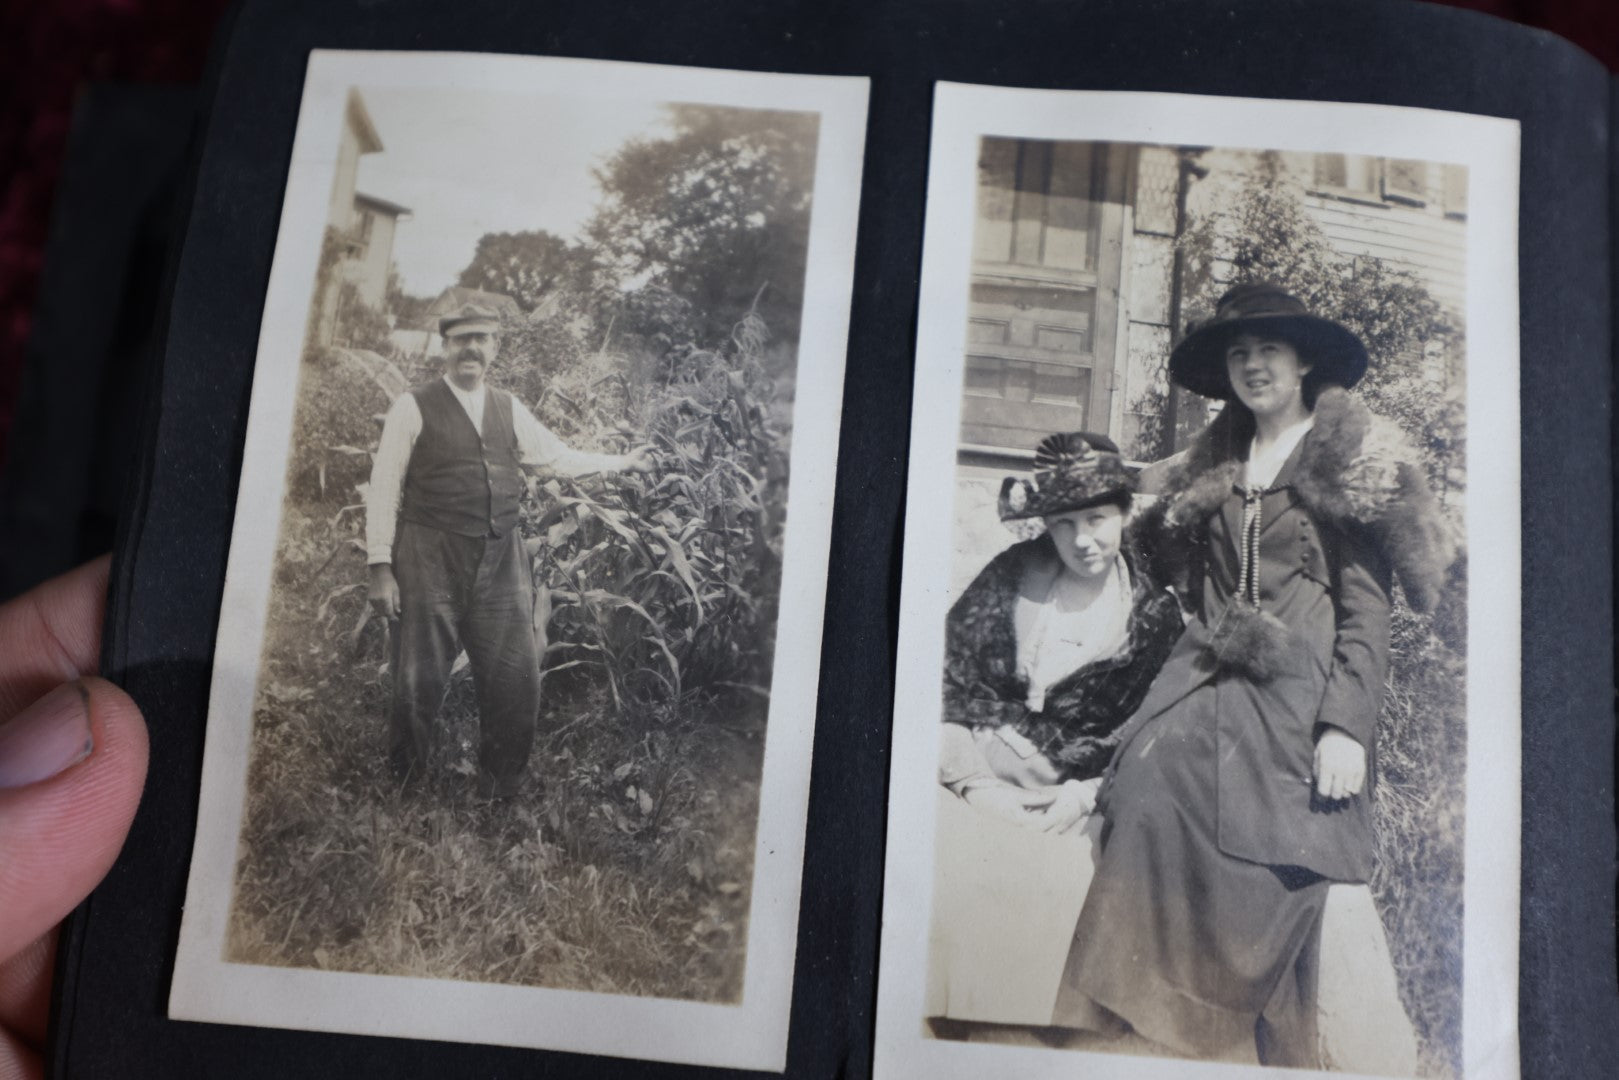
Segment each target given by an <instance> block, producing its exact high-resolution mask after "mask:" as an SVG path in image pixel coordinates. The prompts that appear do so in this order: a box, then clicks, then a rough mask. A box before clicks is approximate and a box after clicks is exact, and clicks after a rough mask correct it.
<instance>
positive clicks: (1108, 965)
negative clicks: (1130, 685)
mask: <svg viewBox="0 0 1619 1080" xmlns="http://www.w3.org/2000/svg"><path fill="white" fill-rule="evenodd" d="M1367 363H1368V357H1367V354H1366V349H1365V347H1364V345H1363V344H1362V343H1361V341H1360V339H1359V338H1357V337H1356V336H1355V335H1354V334H1353V333H1352V332H1351V331H1349V330H1348V329H1347V328H1345V327H1343V326H1341V325H1339V324H1338V323H1335V322H1332V321H1330V320H1327V319H1324V318H1320V317H1317V316H1314V315H1311V314H1310V313H1309V312H1308V311H1307V310H1306V309H1305V308H1304V305H1303V304H1301V303H1300V302H1299V301H1298V300H1297V299H1295V298H1294V297H1292V296H1289V295H1288V294H1286V293H1285V292H1283V291H1282V290H1281V289H1279V288H1277V287H1275V286H1273V285H1263V284H1252V285H1243V286H1238V287H1237V288H1234V289H1232V290H1231V291H1230V292H1228V293H1227V294H1226V295H1225V296H1224V297H1222V298H1221V300H1220V302H1219V305H1218V308H1217V310H1216V313H1215V315H1214V317H1213V318H1212V319H1210V320H1208V321H1207V322H1205V323H1204V324H1202V325H1201V326H1200V327H1198V328H1197V329H1196V330H1195V331H1194V332H1193V333H1191V334H1189V335H1188V336H1187V337H1186V338H1185V339H1184V340H1183V341H1182V342H1181V343H1180V345H1178V346H1177V347H1176V348H1175V350H1174V352H1173V354H1172V355H1171V357H1170V376H1171V378H1172V379H1173V380H1174V381H1175V382H1176V383H1178V384H1179V385H1181V386H1183V387H1186V388H1188V389H1191V390H1194V391H1196V392H1198V393H1200V394H1203V395H1205V396H1207V397H1211V398H1219V399H1222V400H1225V401H1226V402H1227V404H1226V406H1225V408H1224V410H1223V411H1222V412H1221V414H1220V415H1219V417H1218V418H1216V420H1215V421H1214V422H1213V424H1211V425H1210V427H1209V428H1208V429H1207V430H1206V431H1205V432H1204V433H1203V434H1201V435H1200V436H1199V437H1198V438H1197V439H1196V440H1195V441H1194V442H1193V443H1192V445H1191V447H1190V448H1189V449H1188V451H1187V452H1186V454H1185V455H1184V456H1183V458H1182V460H1181V461H1180V462H1179V464H1178V465H1176V466H1175V467H1174V468H1173V469H1172V470H1170V473H1169V475H1168V477H1167V480H1166V483H1165V490H1164V492H1163V495H1162V497H1161V498H1160V499H1159V501H1158V502H1157V503H1156V504H1155V505H1154V507H1153V512H1154V513H1153V516H1154V517H1155V518H1156V519H1157V521H1158V522H1159V523H1160V524H1161V526H1162V527H1161V528H1160V529H1158V530H1157V531H1156V532H1155V533H1154V541H1153V545H1152V546H1153V548H1154V550H1155V552H1156V553H1157V554H1158V555H1159V556H1163V557H1164V558H1165V560H1166V562H1167V563H1168V564H1170V565H1179V566H1183V567H1187V568H1189V569H1190V570H1191V582H1190V585H1191V592H1190V595H1191V599H1192V601H1193V603H1194V607H1195V617H1194V618H1193V619H1192V620H1191V621H1190V623H1189V624H1188V625H1187V628H1186V631H1185V634H1184V635H1183V636H1182V638H1181V640H1180V641H1179V642H1178V643H1177V645H1176V646H1175V649H1174V651H1173V653H1172V654H1171V656H1170V658H1169V660H1168V662H1167V663H1166V664H1165V666H1164V669H1163V671H1162V672H1161V673H1160V674H1159V676H1158V678H1157V680H1156V681H1155V682H1154V684H1153V687H1152V689H1151V691H1150V692H1149V693H1148V695H1147V699H1146V701H1145V702H1143V703H1142V705H1141V707H1140V708H1139V710H1138V711H1137V713H1136V715H1135V717H1133V718H1132V719H1131V721H1130V723H1129V725H1128V726H1127V728H1126V730H1125V732H1124V734H1123V735H1122V737H1121V745H1120V748H1119V751H1118V754H1117V756H1116V758H1115V759H1114V763H1113V765H1112V767H1111V769H1110V773H1109V777H1110V778H1109V780H1108V782H1107V784H1106V786H1105V788H1104V789H1103V791H1102V793H1101V806H1100V811H1101V813H1102V814H1103V815H1105V819H1106V826H1105V836H1104V842H1103V845H1102V849H1101V854H1100V857H1099V860H1098V863H1097V867H1096V871H1095V877H1094V880H1093V881H1092V883H1091V887H1090V890H1089V892H1088V895H1087V897H1086V900H1085V903H1084V907H1083V911H1082V914H1081V916H1080V918H1079V922H1078V926H1077V927H1076V929H1075V933H1074V940H1073V948H1072V951H1071V953H1070V955H1069V959H1068V965H1067V970H1066V971H1065V973H1064V977H1063V985H1062V991H1061V994H1060V995H1059V1000H1058V1005H1057V1010H1056V1017H1055V1019H1056V1021H1057V1022H1058V1023H1059V1024H1063V1025H1066V1026H1074V1027H1091V1028H1106V1027H1108V1026H1109V1025H1113V1026H1115V1027H1116V1026H1118V1025H1119V1024H1120V1021H1122V1022H1123V1023H1125V1024H1128V1026H1129V1027H1130V1028H1132V1029H1134V1030H1135V1032H1137V1033H1138V1034H1139V1035H1141V1036H1145V1037H1146V1038H1147V1039H1149V1040H1151V1041H1153V1042H1155V1043H1158V1044H1161V1045H1163V1046H1166V1047H1168V1048H1170V1049H1171V1050H1173V1051H1175V1052H1178V1053H1182V1054H1188V1055H1193V1056H1198V1057H1212V1058H1223V1059H1238V1060H1241V1059H1247V1060H1253V1059H1254V1058H1255V1057H1257V1058H1258V1059H1259V1060H1260V1061H1262V1062H1264V1063H1267V1064H1277V1065H1291V1066H1298V1067H1306V1068H1316V1067H1320V1066H1321V1065H1322V1061H1321V1055H1320V1048H1321V1042H1320V1031H1319V1029H1318V1015H1317V1010H1318V1003H1317V988H1316V982H1317V973H1318V972H1319V971H1320V970H1321V967H1320V959H1321V956H1320V949H1321V943H1322V942H1321V931H1322V923H1323V914H1324V911H1325V909H1326V904H1327V897H1328V893H1329V886H1330V885H1332V883H1334V882H1349V883H1364V882H1366V881H1367V880H1368V878H1369V876H1370V874H1371V871H1372V827H1371V799H1370V784H1371V781H1372V777H1373V769H1372V765H1373V761H1374V754H1373V744H1374V736H1375V733H1376V730H1377V715H1378V710H1379V706H1380V703H1381V701H1382V697H1383V685H1384V678H1385V675H1386V674H1387V669H1388V655H1389V619H1390V608H1391V596H1392V591H1393V584H1394V580H1395V578H1396V577H1398V578H1399V580H1400V582H1401V584H1402V586H1403V587H1404V590H1405V595H1406V597H1407V599H1408V601H1409V602H1410V603H1411V605H1412V607H1414V608H1416V609H1418V610H1422V609H1424V608H1426V607H1428V606H1429V605H1431V604H1432V603H1433V602H1434V601H1435V600H1436V599H1437V598H1438V595H1439V592H1440V589H1441V587H1442V582H1443V576H1444V572H1445V569H1446V567H1447V566H1448V563H1449V561H1450V550H1449V540H1448V531H1447V530H1446V529H1445V527H1444V525H1443V523H1442V521H1441V520H1440V518H1439V517H1438V515H1437V513H1436V510H1435V507H1434V504H1433V501H1432V497H1431V496H1430V495H1429V493H1428V489H1427V485H1426V482H1425V480H1424V478H1423V473H1422V470H1421V468H1420V465H1419V464H1417V462H1416V459H1415V457H1414V455H1412V454H1411V453H1410V451H1409V449H1408V448H1406V447H1405V445H1404V443H1403V441H1402V439H1401V438H1400V436H1399V432H1398V430H1397V429H1395V428H1394V427H1393V425H1392V424H1389V423H1388V422H1386V421H1383V420H1380V419H1378V418H1376V417H1374V416H1372V414H1371V413H1370V412H1369V411H1368V410H1367V409H1366V407H1365V406H1364V405H1362V404H1360V403H1359V402H1358V401H1357V400H1356V399H1354V398H1351V397H1350V396H1349V395H1348V394H1347V393H1346V392H1345V391H1346V390H1347V389H1348V388H1349V387H1352V386H1353V385H1354V384H1355V383H1356V381H1358V380H1359V378H1360V377H1361V375H1362V374H1363V373H1364V372H1365V370H1366V367H1367ZM1361 892H1362V895H1364V890H1361ZM1368 910H1369V909H1368ZM1378 937H1379V939H1380V937H1381V935H1380V933H1379V934H1378ZM1334 955H1336V954H1334ZM1330 962H1333V961H1329V963H1330ZM1328 974H1330V972H1329V973H1328ZM1395 1007H1396V1009H1397V1007H1398V1004H1397V1002H1396V1003H1395ZM1401 1019H1402V1020H1403V1016H1402V1017H1401ZM1406 1030H1409V1028H1408V1026H1407V1028H1406ZM1398 1034H1399V1032H1386V1033H1380V1032H1363V1035H1365V1036H1367V1037H1369V1038H1371V1039H1373V1040H1375V1039H1377V1038H1378V1037H1379V1036H1380V1035H1381V1036H1382V1037H1384V1038H1387V1037H1388V1036H1389V1035H1396V1036H1397V1035H1398ZM1339 1064H1340V1065H1341V1064H1342V1062H1340V1063H1339ZM1357 1071H1359V1070H1357ZM1366 1071H1370V1070H1366ZM1407 1075H1409V1073H1408V1074H1407Z"/></svg>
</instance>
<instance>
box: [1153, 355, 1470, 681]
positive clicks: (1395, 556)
mask: <svg viewBox="0 0 1619 1080" xmlns="http://www.w3.org/2000/svg"><path fill="white" fill-rule="evenodd" d="M1252 435H1253V421H1252V418H1251V417H1250V416H1249V415H1248V414H1247V413H1246V411H1245V410H1240V409H1231V408H1228V409H1226V410H1225V411H1224V412H1222V413H1221V414H1220V415H1219V416H1218V417H1216V418H1215V419H1214V422H1213V423H1211V424H1210V425H1209V426H1208V427H1207V428H1205V429H1204V430H1203V431H1202V432H1201V433H1199V434H1198V435H1197V437H1196V438H1194V439H1193V440H1192V443H1191V445H1190V446H1189V447H1188V448H1187V449H1186V451H1185V452H1184V453H1183V454H1182V456H1181V458H1180V460H1179V461H1178V462H1177V463H1176V464H1175V465H1174V466H1173V467H1171V468H1170V469H1169V470H1168V472H1167V473H1166V475H1165V477H1164V482H1163V491H1162V493H1161V497H1160V498H1159V499H1158V501H1157V502H1156V503H1155V504H1154V505H1153V506H1152V507H1151V509H1150V510H1149V511H1148V515H1149V516H1150V517H1151V518H1152V519H1153V521H1152V523H1151V524H1150V525H1149V526H1148V527H1147V528H1146V529H1145V533H1146V534H1147V535H1150V536H1151V537H1152V540H1151V541H1150V542H1149V546H1150V547H1151V548H1152V549H1153V550H1152V552H1151V553H1152V557H1153V560H1154V562H1155V563H1156V564H1157V565H1159V566H1160V567H1165V566H1176V565H1178V566H1181V567H1185V566H1188V565H1193V564H1194V562H1195V560H1197V559H1199V558H1200V557H1201V550H1202V544H1203V543H1204V541H1205V540H1206V536H1207V522H1208V520H1209V517H1210V516H1211V515H1212V514H1214V513H1215V512H1216V511H1218V510H1219V508H1220V506H1221V505H1222V504H1223V503H1224V502H1225V500H1226V499H1227V498H1228V497H1229V496H1230V495H1231V489H1232V487H1233V486H1234V485H1235V484H1236V483H1237V481H1238V478H1239V477H1240V476H1241V475H1242V466H1243V459H1244V456H1245V454H1246V452H1247V447H1248V441H1249V439H1251V438H1252ZM1292 486H1293V490H1294V491H1295V493H1296V494H1297V495H1298V497H1299V500H1300V502H1302V503H1303V504H1304V506H1305V508H1306V509H1307V510H1308V511H1309V512H1310V514H1311V515H1312V516H1313V517H1314V518H1315V519H1316V520H1317V521H1318V522H1321V523H1323V524H1328V525H1331V526H1334V527H1336V528H1338V529H1340V530H1344V531H1355V532H1358V533H1359V534H1360V535H1362V536H1365V537H1367V538H1369V539H1370V540H1371V542H1372V543H1373V545H1375V546H1376V547H1377V548H1378V550H1379V551H1380V552H1381V553H1382V554H1383V556H1384V558H1386V559H1387V560H1388V561H1389V565H1390V566H1391V567H1392V569H1393V571H1394V575H1395V578H1396V579H1397V580H1398V581H1399V583H1400V586H1401V588H1402V589H1403V590H1404V592H1405V597H1406V601H1407V603H1409V604H1410V605H1411V607H1412V608H1413V609H1414V610H1416V611H1419V612H1431V611H1433V610H1434V608H1435V606H1436V605H1437V604H1438V602H1439V600H1440V598H1441V597H1442V596H1443V594H1444V587H1445V580H1446V573H1447V571H1448V570H1449V568H1450V566H1451V563H1452V562H1453V561H1454V560H1455V557H1456V544H1455V540H1454V538H1453V534H1452V530H1451V528H1450V526H1449V525H1448V524H1447V523H1446V521H1445V520H1444V518H1443V516H1442V515H1441V514H1440V512H1439V507H1438V505H1437V503H1436V502H1435V501H1434V497H1433V494H1432V492H1431V491H1430V490H1429V488H1428V482H1427V479H1426V477H1425V475H1424V473H1423V469H1422V463H1421V460H1420V459H1419V458H1418V456H1417V453H1416V451H1415V449H1414V448H1413V447H1412V446H1411V445H1410V444H1409V442H1408V441H1407V440H1406V438H1405V436H1404V434H1403V433H1402V432H1401V431H1400V429H1399V428H1398V426H1396V425H1395V424H1394V423H1393V422H1392V421H1390V420H1387V419H1384V418H1383V417H1380V416H1377V415H1375V414H1373V413H1372V411H1371V410H1370V409H1368V408H1367V407H1366V405H1365V404H1364V403H1363V402H1361V401H1360V400H1359V399H1358V398H1354V397H1352V396H1350V394H1349V393H1348V392H1347V391H1344V390H1341V389H1339V388H1337V387H1328V388H1326V389H1324V390H1322V391H1321V393H1320V395H1319V396H1318V397H1317V399H1316V404H1315V425H1314V427H1313V428H1312V429H1311V431H1310V434H1309V435H1308V436H1306V437H1305V440H1304V444H1303V446H1302V448H1301V449H1300V451H1299V459H1298V463H1297V465H1296V466H1295V469H1294V471H1293V480H1292ZM1232 608H1233V610H1232V611H1230V612H1228V613H1227V616H1226V617H1225V618H1222V619H1221V620H1220V625H1218V626H1216V627H1214V628H1213V633H1214V638H1213V640H1212V641H1211V648H1212V649H1213V651H1214V652H1215V654H1216V655H1217V656H1220V657H1222V658H1231V659H1232V660H1234V661H1235V663H1234V666H1236V667H1239V668H1241V669H1243V670H1245V671H1247V672H1248V674H1250V675H1253V676H1255V677H1256V678H1268V677H1269V675H1270V674H1272V673H1274V671H1275V670H1276V669H1277V668H1278V666H1279V665H1283V664H1285V663H1286V657H1285V655H1284V653H1285V652H1286V651H1288V650H1289V649H1290V645H1289V643H1288V641H1287V640H1286V639H1287V638H1289V637H1290V636H1291V635H1287V633H1286V628H1285V627H1283V626H1282V624H1281V623H1280V622H1278V621H1277V620H1276V619H1275V618H1274V617H1273V616H1270V615H1268V614H1266V613H1264V612H1261V611H1257V610H1254V609H1252V608H1249V607H1246V606H1245V605H1241V604H1236V603H1234V604H1233V605H1232ZM1272 624H1274V625H1272ZM1278 632H1280V633H1278ZM1239 658H1240V659H1239Z"/></svg>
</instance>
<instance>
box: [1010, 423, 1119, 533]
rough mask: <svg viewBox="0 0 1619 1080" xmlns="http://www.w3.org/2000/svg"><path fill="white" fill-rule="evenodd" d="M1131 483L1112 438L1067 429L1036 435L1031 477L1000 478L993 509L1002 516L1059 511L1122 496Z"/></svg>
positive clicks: (1014, 519) (1060, 512)
mask: <svg viewBox="0 0 1619 1080" xmlns="http://www.w3.org/2000/svg"><path fill="white" fill-rule="evenodd" d="M1135 489H1136V482H1135V477H1133V476H1132V475H1131V474H1130V470H1129V467H1128V466H1126V465H1125V463H1124V458H1123V456H1121V455H1120V454H1119V448H1118V446H1117V445H1116V444H1115V443H1114V442H1113V440H1112V439H1110V438H1108V437H1107V436H1106V435H1094V434H1092V433H1091V432H1088V431H1070V432H1066V433H1060V434H1057V435H1047V436H1046V437H1045V438H1044V439H1041V440H1040V445H1039V446H1038V447H1036V448H1035V451H1034V475H1033V476H1032V477H1021V476H1008V477H1007V478H1006V479H1005V480H1002V481H1001V497H1000V505H999V510H1000V515H1001V520H1002V521H1018V520H1021V519H1023V518H1033V517H1045V516H1046V515H1048V514H1065V513H1068V512H1069V511H1072V510H1083V509H1084V508H1086V507H1087V506H1095V505H1097V504H1098V503H1105V502H1114V501H1122V500H1124V499H1127V498H1129V496H1130V495H1131V493H1132V492H1134V491H1135Z"/></svg>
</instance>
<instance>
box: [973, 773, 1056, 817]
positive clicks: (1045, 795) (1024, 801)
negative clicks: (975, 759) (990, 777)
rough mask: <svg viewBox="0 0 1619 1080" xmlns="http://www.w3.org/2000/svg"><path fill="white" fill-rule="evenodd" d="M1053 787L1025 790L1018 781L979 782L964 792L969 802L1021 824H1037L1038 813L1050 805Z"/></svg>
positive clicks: (978, 808)
mask: <svg viewBox="0 0 1619 1080" xmlns="http://www.w3.org/2000/svg"><path fill="white" fill-rule="evenodd" d="M1051 790H1053V789H1039V790H1033V791H1031V790H1026V789H1024V788H1020V787H1018V786H1016V785H1015V784H1006V783H1000V782H996V783H990V784H977V785H975V786H973V787H970V788H968V789H967V790H966V791H965V792H963V793H962V796H961V797H962V798H963V799H965V800H966V801H967V805H968V806H971V807H972V808H974V809H975V810H982V811H983V812H984V813H986V814H993V815H994V816H995V817H998V818H1005V819H1006V820H1007V821H1011V822H1015V823H1016V824H1019V825H1031V824H1035V819H1036V815H1038V814H1039V813H1040V811H1042V810H1044V809H1045V808H1046V807H1047V806H1049V805H1050V804H1051V798H1052V797H1051V795H1050V793H1049V792H1050V791H1051Z"/></svg>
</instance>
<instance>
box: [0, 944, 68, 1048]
mask: <svg viewBox="0 0 1619 1080" xmlns="http://www.w3.org/2000/svg"><path fill="white" fill-rule="evenodd" d="M55 961H56V931H54V930H51V931H49V932H47V933H45V934H43V935H42V936H40V937H37V938H35V939H34V940H33V941H31V942H29V944H28V945H27V946H25V947H24V948H23V950H22V952H20V953H18V954H17V955H16V956H13V957H12V958H11V959H10V960H6V961H0V1031H14V1032H16V1033H17V1034H18V1035H19V1036H20V1037H21V1039H22V1041H23V1042H24V1043H26V1044H27V1045H29V1046H40V1045H42V1044H43V1043H44V1042H45V1024H46V1021H47V1019H48V1018H49V1017H50V995H49V994H45V993H41V992H40V991H41V988H43V987H44V986H46V985H47V984H48V982H49V980H50V975H51V966H52V965H53V964H54V963H55ZM4 1061H5V1050H4V1049H0V1077H5V1076H6V1075H7V1073H6V1071H5V1067H4V1064H3V1063H4ZM24 1075H27V1074H26V1073H25V1074H24Z"/></svg>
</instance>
